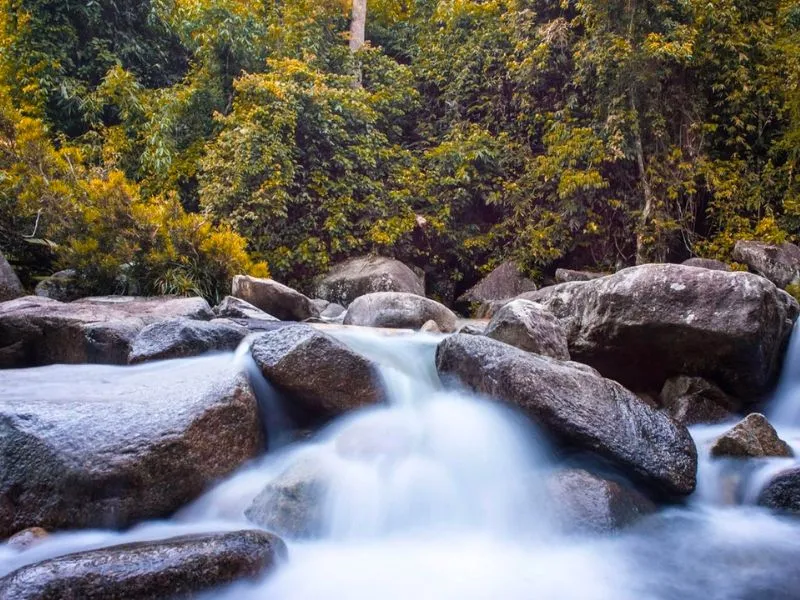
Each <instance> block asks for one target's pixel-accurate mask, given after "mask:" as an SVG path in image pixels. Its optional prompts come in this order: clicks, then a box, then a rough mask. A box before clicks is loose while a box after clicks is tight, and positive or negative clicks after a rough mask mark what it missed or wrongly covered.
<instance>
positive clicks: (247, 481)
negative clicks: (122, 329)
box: [0, 332, 800, 600]
mask: <svg viewBox="0 0 800 600" xmlns="http://www.w3.org/2000/svg"><path fill="white" fill-rule="evenodd" d="M337 335H338V336H339V337H340V338H341V339H342V340H343V341H344V342H345V343H347V344H349V345H351V346H352V347H353V348H355V349H357V350H358V351H360V352H362V353H364V354H367V355H368V356H370V357H371V358H372V359H373V360H375V361H377V362H378V363H379V364H380V365H381V376H382V377H383V379H384V382H385V385H386V387H387V391H388V396H389V398H390V403H389V405H387V406H384V407H379V408H372V409H367V410H363V411H359V412H356V413H353V414H350V415H347V416H345V417H343V418H341V419H338V420H336V421H335V422H333V423H331V424H330V425H329V426H328V427H326V428H325V429H324V430H323V431H321V432H320V433H318V434H317V435H316V436H314V437H313V438H312V439H310V440H307V441H303V442H295V443H291V444H287V443H286V442H287V435H286V431H285V430H284V429H285V427H286V422H287V421H286V418H285V416H284V415H283V413H282V412H281V411H280V410H279V407H280V398H279V396H278V395H277V394H276V393H275V392H274V390H271V388H269V386H266V387H265V388H264V389H263V390H262V391H261V392H260V393H259V397H260V400H261V402H262V404H264V402H266V406H262V408H263V409H264V410H265V411H266V412H268V413H270V414H271V416H270V419H271V420H270V421H269V422H268V425H267V427H268V429H269V433H270V436H271V437H272V440H273V442H274V441H275V439H278V440H279V441H280V443H278V444H273V448H276V449H274V450H272V451H271V452H270V453H269V454H267V455H266V456H264V457H263V458H261V459H259V460H258V461H257V462H255V463H254V464H251V465H248V466H246V467H244V468H243V469H241V470H240V471H239V472H238V473H236V474H234V475H233V476H232V477H230V478H229V479H227V480H226V481H223V482H221V483H220V484H219V485H218V486H217V487H216V488H214V489H212V490H210V491H209V492H208V493H207V494H206V495H205V496H203V497H202V498H200V499H199V500H197V501H196V502H195V503H193V504H192V505H191V506H188V507H186V508H185V509H184V510H182V511H181V512H180V513H179V514H177V515H176V516H175V517H174V518H172V519H170V520H169V521H164V522H152V523H146V524H143V525H141V526H138V527H136V528H134V529H132V530H130V531H127V532H125V533H116V532H107V531H83V532H76V533H61V534H56V535H53V536H52V537H51V538H50V539H49V540H47V541H46V542H44V543H42V544H41V545H39V546H35V547H34V548H32V549H30V550H28V551H26V552H22V553H17V552H15V551H12V550H10V549H9V548H7V547H3V546H0V575H2V574H4V573H7V572H10V571H11V570H13V569H15V568H17V567H19V566H22V565H24V564H28V563H32V562H36V561H39V560H42V559H44V558H48V557H52V556H57V555H61V554H65V553H68V552H74V551H77V550H82V549H89V548H97V547H102V546H107V545H112V544H119V543H124V542H128V541H139V540H152V539H162V538H167V537H172V536H175V535H182V534H185V533H193V532H208V531H222V530H234V529H242V528H251V527H253V526H254V525H253V524H252V523H250V522H248V521H247V519H246V518H245V516H244V511H245V510H246V509H247V507H248V506H249V505H250V503H251V502H252V500H253V498H254V497H255V496H256V495H257V494H258V493H259V492H260V491H261V490H262V489H263V488H264V486H265V485H266V484H267V483H268V482H269V481H271V480H272V479H273V478H275V477H278V476H279V475H280V474H281V473H282V472H284V471H285V470H286V469H287V468H289V467H291V465H293V464H296V463H298V461H312V462H314V464H317V465H324V468H323V472H324V473H325V474H326V478H327V481H328V483H329V484H330V487H329V492H328V493H327V494H326V496H325V498H324V503H323V507H322V508H323V523H322V528H321V531H320V532H319V535H317V536H316V537H314V538H313V539H310V540H309V539H306V540H292V539H287V542H288V544H289V554H290V559H289V561H288V563H287V564H285V565H283V566H282V567H281V568H280V569H279V570H278V571H277V572H275V573H273V574H272V575H270V576H268V577H266V578H264V579H263V580H261V581H256V582H243V583H240V584H236V585H234V586H232V587H228V588H225V589H220V590H217V591H215V592H212V593H210V594H209V595H208V598H209V599H213V600H248V599H253V600H255V599H265V600H266V599H280V600H317V599H319V600H348V599H352V600H376V599H386V600H394V599H397V600H400V599H402V600H408V599H409V598H412V599H413V600H449V599H453V600H490V599H491V600H534V599H535V600H629V599H630V600H649V599H652V600H673V599H674V600H679V599H680V600H684V599H688V600H692V599H697V600H717V599H719V600H723V599H724V600H728V599H742V600H744V599H747V600H757V599H758V600H761V599H763V600H770V599H777V600H782V599H787V600H788V599H794V598H800V569H799V568H798V566H797V565H798V564H800V525H798V524H797V522H796V521H794V520H791V519H786V518H778V517H775V516H773V515H771V514H769V513H767V512H766V511H763V510H760V509H758V508H755V507H747V506H744V507H742V506H725V504H727V502H726V501H725V498H723V497H720V495H719V494H718V492H719V489H720V488H721V487H722V486H720V485H719V482H720V481H721V479H722V476H721V475H720V474H719V473H716V474H714V473H711V472H709V469H711V468H712V466H711V463H710V462H709V461H706V460H703V461H701V463H702V467H701V474H700V481H701V485H700V489H699V490H698V493H697V494H696V496H695V498H693V499H692V501H691V502H689V503H687V506H685V507H676V508H673V509H669V510H666V511H664V512H662V513H661V514H659V515H655V516H653V517H650V518H648V519H645V520H644V521H643V522H642V523H640V524H639V525H637V526H635V527H633V528H632V529H630V530H628V531H626V532H623V533H618V534H613V535H604V536H599V535H595V536H579V535H567V534H566V533H564V532H563V531H562V530H561V528H560V527H559V521H558V506H553V505H551V503H550V501H549V500H548V497H547V495H546V493H545V481H546V478H547V475H548V473H549V472H550V471H551V470H552V469H553V468H554V466H555V459H554V458H553V456H552V455H551V452H550V449H549V448H548V447H547V446H546V444H544V443H543V442H542V440H541V436H539V435H538V433H537V431H536V430H535V428H534V427H533V426H532V425H531V424H530V423H529V422H527V420H526V419H525V418H523V417H522V416H521V415H519V414H517V413H515V412H513V411H511V410H509V409H507V408H504V407H501V406H499V405H497V404H494V403H492V402H490V401H488V400H485V399H481V398H476V397H474V396H472V395H470V394H467V393H465V392H463V391H461V390H456V389H445V388H443V387H442V385H441V383H440V382H439V380H438V377H437V375H436V370H435V366H434V352H435V346H436V343H437V341H438V338H437V337H436V336H431V335H424V334H414V335H410V334H409V335H397V336H381V335H379V334H375V333H351V332H342V333H339V334H337ZM204 360H208V359H204ZM214 360H220V361H231V360H234V358H233V357H232V356H231V355H220V356H218V357H217V358H216V359H214ZM237 360H238V361H239V363H237V364H241V365H242V366H243V368H246V366H247V364H246V363H247V354H246V353H240V354H239V357H238V359H237ZM797 360H800V349H799V350H798V356H797ZM130 368H145V367H130ZM788 368H791V367H787V369H788ZM796 368H797V369H798V370H800V364H798V365H797V367H796ZM251 377H253V374H252V373H251ZM264 384H265V385H266V382H264ZM799 385H800V384H799ZM265 398H266V400H265ZM798 403H800V398H799V399H798ZM281 430H283V432H282V433H281ZM713 433H714V431H712V430H710V429H705V430H698V431H696V432H695V435H696V437H697V439H698V442H699V445H700V446H702V445H703V444H705V443H706V440H710V439H711V435H712V434H713ZM713 468H716V467H713ZM704 484H705V485H704Z"/></svg>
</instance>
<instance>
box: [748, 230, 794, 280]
mask: <svg viewBox="0 0 800 600" xmlns="http://www.w3.org/2000/svg"><path fill="white" fill-rule="evenodd" d="M733 258H734V260H737V261H739V262H742V263H744V264H746V265H747V266H748V267H750V268H751V269H752V270H753V271H755V272H756V273H758V274H759V275H761V276H763V277H766V278H767V279H769V280H770V281H771V282H772V283H774V284H775V285H777V286H778V287H779V288H785V287H786V286H787V285H789V284H790V283H796V282H797V281H798V279H800V247H797V246H795V245H794V244H789V243H785V244H781V245H773V244H765V243H764V242H748V241H744V240H740V241H738V242H736V246H735V247H734V249H733Z"/></svg>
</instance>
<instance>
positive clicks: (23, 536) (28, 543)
mask: <svg viewBox="0 0 800 600" xmlns="http://www.w3.org/2000/svg"><path fill="white" fill-rule="evenodd" d="M48 537H50V534H49V533H47V531H46V530H44V529H42V528H41V527H28V528H27V529H23V530H22V531H20V532H19V533H15V534H14V535H12V536H11V537H10V538H8V540H7V541H6V544H8V546H9V548H13V549H14V550H17V551H18V552H24V551H25V550H29V549H30V548H33V547H34V546H36V545H38V544H40V543H42V542H43V541H44V540H46V539H47V538H48Z"/></svg>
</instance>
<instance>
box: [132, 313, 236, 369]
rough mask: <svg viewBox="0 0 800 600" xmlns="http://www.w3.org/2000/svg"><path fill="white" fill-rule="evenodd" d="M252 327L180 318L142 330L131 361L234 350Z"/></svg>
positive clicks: (224, 320)
mask: <svg viewBox="0 0 800 600" xmlns="http://www.w3.org/2000/svg"><path fill="white" fill-rule="evenodd" d="M248 333H250V330H249V329H247V328H246V327H242V326H241V325H237V324H236V323H234V322H233V321H229V320H228V319H214V320H212V321H196V320H193V319H186V318H178V319H170V320H168V321H161V322H160V323H153V324H152V325H148V326H147V327H145V328H144V329H142V330H141V331H140V332H139V334H138V335H137V336H136V338H134V340H133V343H132V344H131V352H130V354H129V355H128V362H129V363H130V364H137V363H141V362H147V361H151V360H165V359H168V358H185V357H187V356H198V355H200V354H205V353H206V352H222V351H231V350H235V349H236V347H237V346H238V345H239V344H240V343H241V342H242V340H243V339H244V338H245V337H246V336H247V334H248Z"/></svg>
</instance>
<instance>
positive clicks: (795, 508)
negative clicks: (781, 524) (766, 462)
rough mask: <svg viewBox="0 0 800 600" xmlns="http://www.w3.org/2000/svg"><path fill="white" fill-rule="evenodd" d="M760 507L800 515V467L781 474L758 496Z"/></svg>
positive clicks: (769, 482) (768, 483)
mask: <svg viewBox="0 0 800 600" xmlns="http://www.w3.org/2000/svg"><path fill="white" fill-rule="evenodd" d="M758 505H759V506H764V507H766V508H771V509H773V510H777V511H780V512H786V513H791V514H794V515H800V467H793V468H790V469H786V470H784V471H781V472H779V473H778V474H777V475H775V476H774V477H772V479H770V480H769V481H768V482H767V484H766V485H765V486H764V488H763V489H762V490H761V492H760V493H759V495H758Z"/></svg>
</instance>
